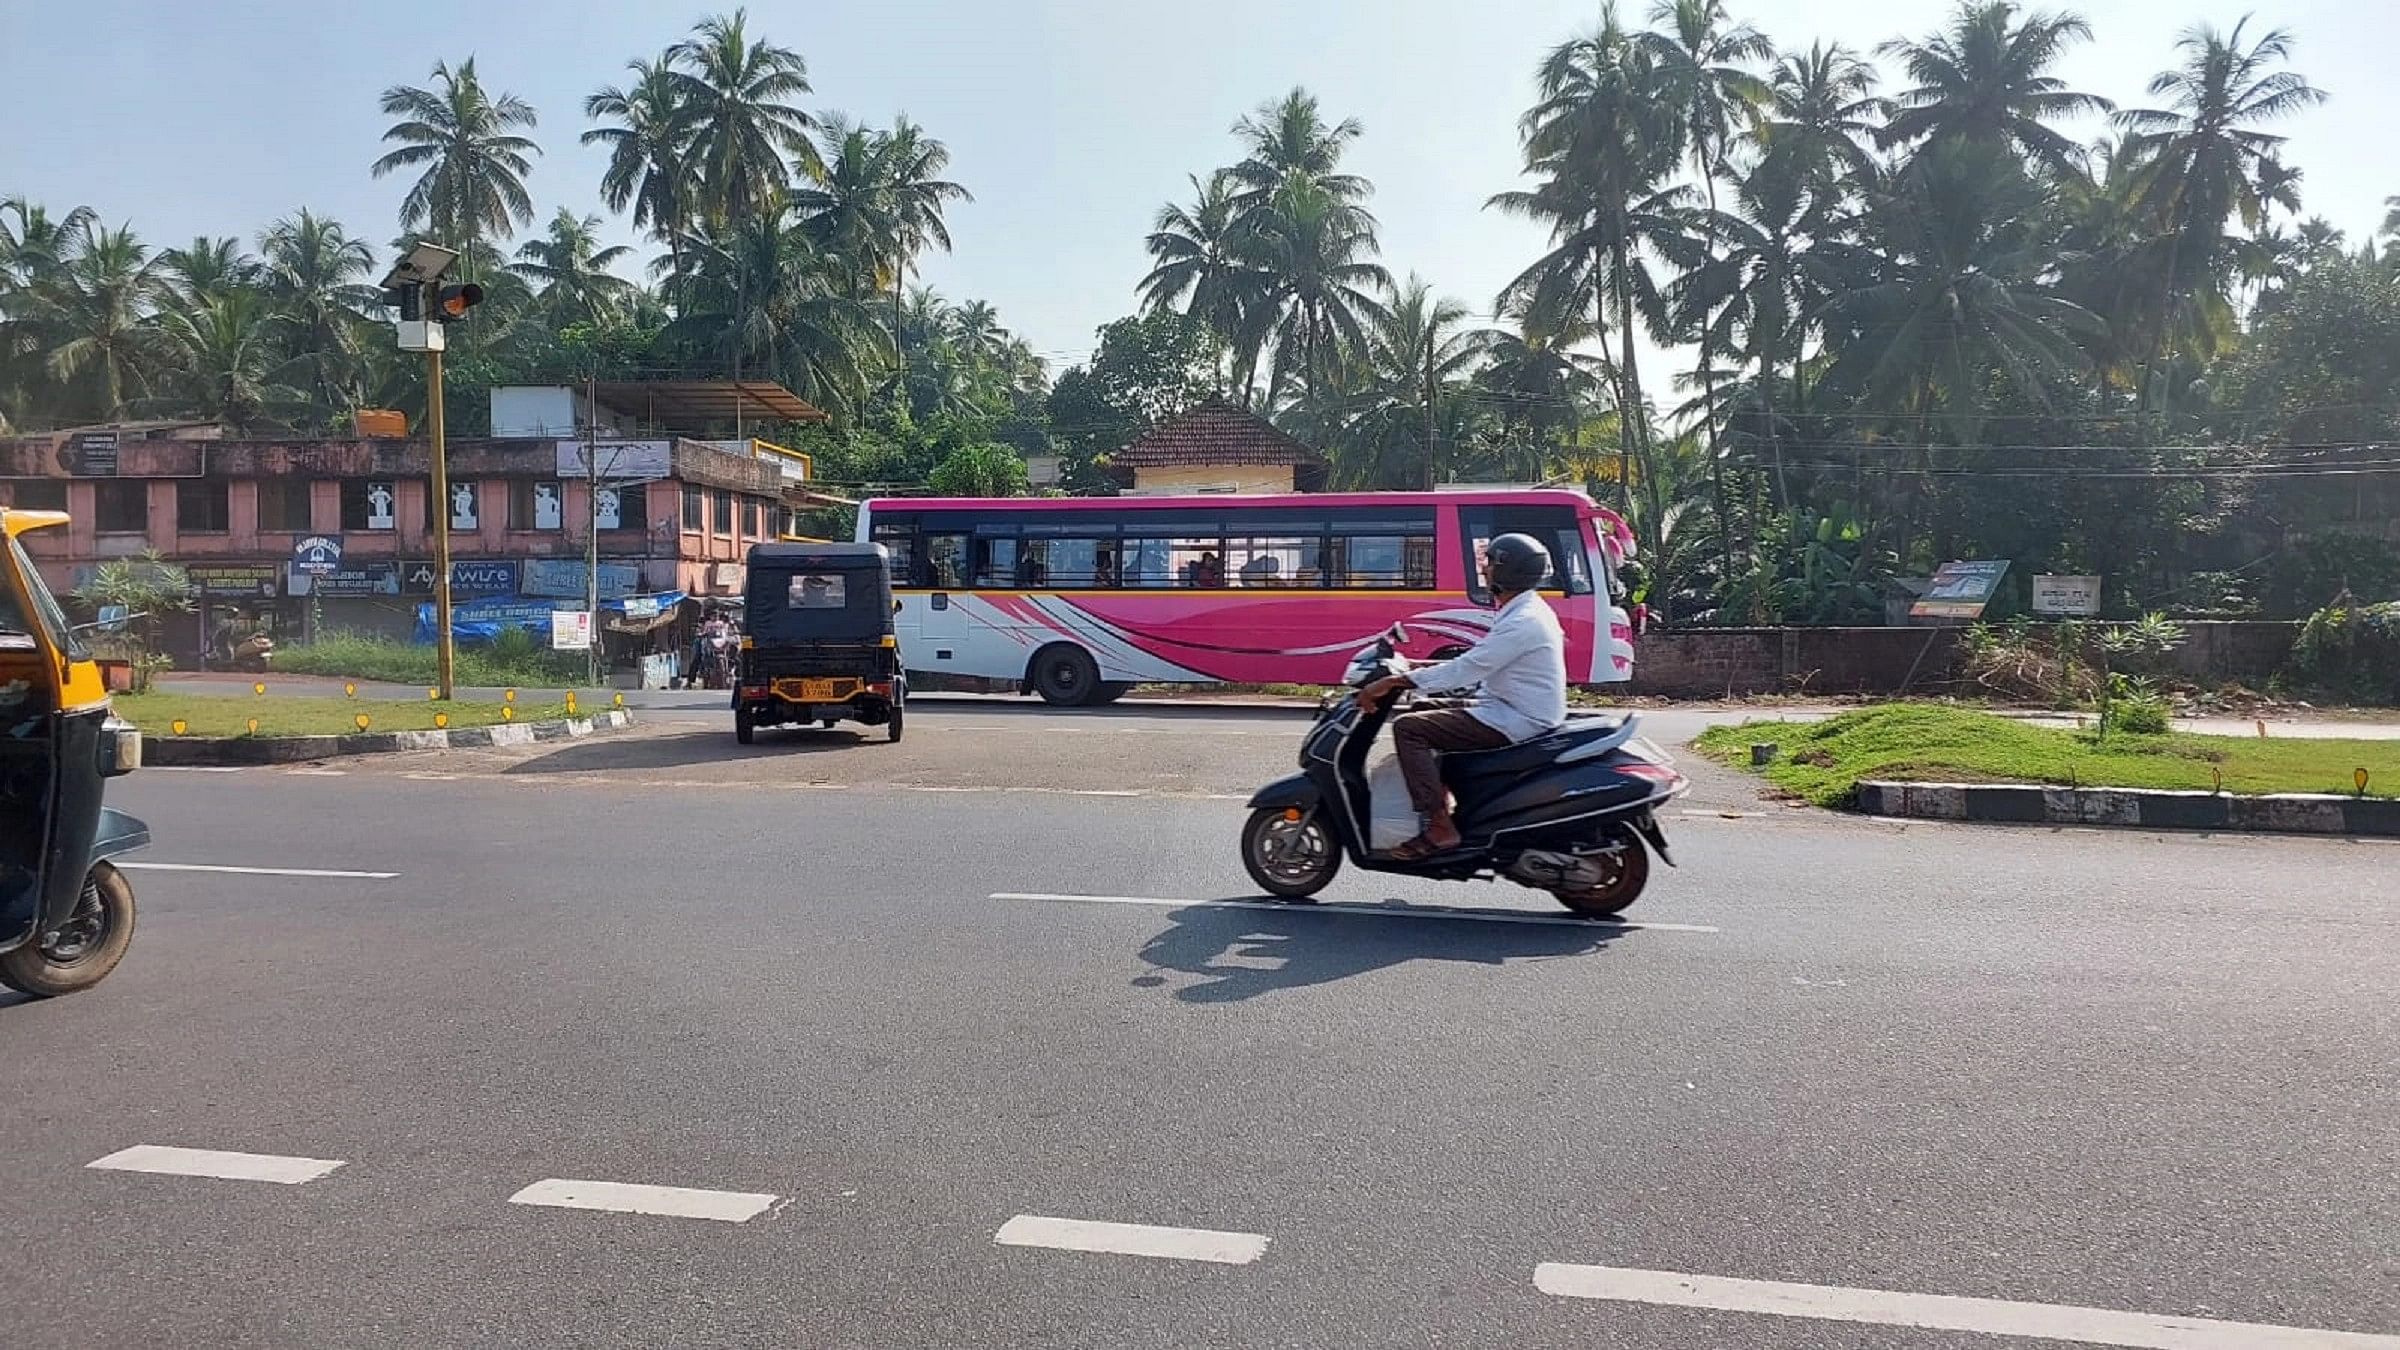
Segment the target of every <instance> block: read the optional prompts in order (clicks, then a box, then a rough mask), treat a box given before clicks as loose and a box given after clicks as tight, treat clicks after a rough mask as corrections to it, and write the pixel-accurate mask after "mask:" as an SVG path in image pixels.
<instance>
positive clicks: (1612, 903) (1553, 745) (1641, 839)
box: [1242, 625, 1691, 919]
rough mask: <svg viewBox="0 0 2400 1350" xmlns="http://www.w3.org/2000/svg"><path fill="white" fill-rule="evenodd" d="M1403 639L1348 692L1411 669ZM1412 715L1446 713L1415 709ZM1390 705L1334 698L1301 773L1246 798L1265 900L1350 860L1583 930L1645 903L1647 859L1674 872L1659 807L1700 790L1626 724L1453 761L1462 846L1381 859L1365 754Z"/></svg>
mask: <svg viewBox="0 0 2400 1350" xmlns="http://www.w3.org/2000/svg"><path fill="white" fill-rule="evenodd" d="M1407 640H1408V634H1407V632H1406V630H1404V629H1402V628H1400V627H1398V626H1397V625H1395V626H1394V627H1393V629H1392V631H1391V632H1389V633H1387V634H1385V635H1384V636H1383V637H1382V638H1380V639H1378V640H1377V641H1376V643H1375V645H1374V646H1372V647H1369V648H1368V649H1366V650H1365V651H1363V652H1360V653H1359V654H1358V656H1357V657H1355V658H1353V660H1352V661H1351V663H1350V670H1349V676H1348V683H1349V685H1350V687H1351V688H1353V689H1357V688H1361V687H1363V686H1365V685H1367V684H1370V683H1372V682H1373V681H1375V680H1378V679H1381V678H1383V677H1384V676H1387V675H1402V674H1406V673H1407V671H1408V668H1409V667H1408V660H1407V658H1405V657H1403V656H1401V655H1399V648H1400V646H1401V644H1403V643H1405V642H1407ZM1403 697H1406V696H1405V695H1404V696H1403ZM1410 706H1412V707H1415V708H1424V707H1428V706H1441V705H1440V704H1437V703H1434V702H1433V701H1432V700H1424V699H1420V700H1418V701H1416V702H1415V703H1413V704H1411V705H1410ZM1393 707H1394V703H1393V702H1390V701H1387V702H1386V703H1385V705H1384V707H1383V708H1380V709H1378V710H1376V711H1374V712H1371V713H1370V712H1365V711H1363V710H1361V709H1360V708H1359V706H1358V701H1357V700H1356V699H1355V698H1354V697H1352V696H1350V695H1349V694H1345V693H1335V694H1331V695H1328V696H1327V697H1326V700H1325V703H1324V705H1323V706H1322V707H1321V708H1319V709H1318V711H1317V720H1316V724H1315V725H1314V726H1313V727H1311V728H1310V729H1309V733H1308V737H1307V739H1306V740H1304V741H1302V742H1301V746H1300V772H1299V773H1298V774H1297V775H1295V776H1293V777H1290V778H1286V779H1283V780H1282V781H1280V782H1277V783H1272V784H1270V785H1268V786H1267V787H1264V788H1261V789H1260V790H1259V792H1258V794H1257V795H1256V796H1254V797H1252V798H1251V799H1250V820H1249V823H1248V824H1246V825H1245V826H1243V828H1242V865H1243V866H1244V867H1245V868H1247V869H1248V870H1249V873H1250V879H1251V880H1252V881H1255V882H1257V883H1258V884H1259V885H1260V886H1261V887H1263V888H1264V889H1265V890H1266V891H1267V893H1268V894H1270V895H1276V896H1281V897H1283V898H1285V899H1289V900H1301V899H1305V898H1307V897H1309V896H1312V895H1314V894H1316V893H1317V892H1318V891H1320V890H1323V889H1324V888H1325V886H1326V885H1327V883H1329V882H1331V881H1332V880H1333V878H1334V875H1335V874H1336V873H1337V872H1339V871H1340V870H1341V867H1342V857H1343V855H1344V854H1348V855H1349V858H1350V861H1351V862H1352V863H1354V864H1356V865H1357V866H1359V867H1362V868H1365V869H1367V870H1369V871H1375V872H1396V873H1399V874H1400V875H1402V876H1414V877H1433V878H1437V879H1439V880H1443V881H1472V880H1478V879H1480V880H1486V881H1488V880H1493V879H1496V878H1498V877H1506V878H1508V879H1509V880H1510V881H1514V882H1516V883H1517V884H1518V885H1520V886H1529V887H1532V888H1533V889H1535V890H1538V891H1548V892H1550V893H1551V894H1552V895H1554V896H1556V897H1557V898H1558V901H1559V903H1560V904H1563V905H1565V906H1566V907H1567V908H1568V909H1571V910H1573V911H1575V912H1576V913H1577V914H1580V915H1583V916H1585V917H1586V918H1594V919H1602V918H1607V917H1609V916H1610V915H1613V914H1616V913H1618V912H1619V911H1621V910H1623V909H1624V908H1625V907H1626V906H1627V905H1630V904H1632V903H1633V902H1634V900H1635V899H1636V898H1637V897H1639V896H1640V895H1641V893H1642V887H1643V885H1644V884H1645V883H1647V882H1648V881H1649V879H1650V853H1651V852H1656V853H1657V854H1658V856H1659V857H1660V858H1662V859H1665V860H1666V862H1667V864H1668V865H1669V866H1673V865H1674V861H1675V860H1674V859H1673V858H1671V857H1669V856H1668V854H1667V838H1666V834H1665V832H1664V831H1662V830H1660V828H1659V825H1658V817H1657V808H1658V807H1659V806H1660V805H1661V804H1663V803H1665V802H1667V801H1669V800H1671V799H1673V798H1675V797H1677V796H1680V795H1682V794H1683V793H1684V792H1685V791H1687V790H1688V789H1689V788H1690V786H1691V785H1690V783H1688V782H1687V781H1685V779H1684V777H1683V775H1682V774H1680V773H1677V772H1676V771H1675V767H1674V763H1673V761H1671V760H1670V759H1668V757H1667V756H1666V755H1665V754H1663V753H1661V752H1660V751H1659V750H1657V749H1656V748H1655V747H1652V746H1650V745H1649V744H1647V743H1646V742H1643V741H1639V740H1636V739H1635V738H1634V727H1635V724H1636V719H1634V718H1633V717H1632V716H1630V715H1628V716H1624V717H1607V716H1595V717H1574V718H1569V719H1568V721H1567V724H1566V725H1565V726H1564V727H1561V728H1560V729H1559V730H1557V731H1554V732H1551V733H1550V734H1549V735H1547V736H1542V737H1540V738H1538V739H1535V740H1530V741H1524V742H1521V743H1519V744H1516V745H1510V746H1503V747H1502V748H1500V749H1497V750H1476V751H1467V752H1463V753H1454V754H1446V755H1444V756H1443V757H1442V778H1443V780H1444V781H1445V782H1447V783H1448V784H1449V785H1450V791H1451V794H1452V796H1454V797H1455V798H1456V799H1457V810H1456V813H1455V814H1456V819H1457V822H1458V828H1459V833H1460V834H1461V835H1462V836H1463V838H1462V839H1461V841H1460V844H1459V847H1457V848H1454V849H1449V850H1446V851H1444V852H1441V853H1436V854H1433V855H1431V856H1429V857H1424V858H1416V859H1410V860H1405V861H1403V860H1400V859H1396V858H1393V857H1390V856H1389V855H1387V854H1384V853H1380V852H1376V851H1373V850H1372V849H1371V847H1370V844H1371V842H1372V836H1373V825H1372V823H1373V821H1374V819H1375V813H1374V810H1373V806H1374V799H1373V796H1372V793H1371V790H1370V787H1369V783H1368V773H1367V755H1368V752H1369V751H1370V750H1372V749H1373V748H1374V745H1375V737H1376V735H1377V733H1379V732H1380V731H1381V730H1382V729H1383V724H1384V723H1385V722H1386V721H1387V720H1388V719H1389V717H1390V714H1391V710H1392V709H1393ZM1385 789H1386V790H1387V791H1398V790H1399V785H1398V784H1397V782H1394V781H1390V780H1389V779H1388V778H1387V781H1386V783H1385ZM1410 833H1412V834H1413V833H1414V831H1413V830H1411V831H1410ZM1645 845H1646V846H1647V847H1646V848H1645Z"/></svg>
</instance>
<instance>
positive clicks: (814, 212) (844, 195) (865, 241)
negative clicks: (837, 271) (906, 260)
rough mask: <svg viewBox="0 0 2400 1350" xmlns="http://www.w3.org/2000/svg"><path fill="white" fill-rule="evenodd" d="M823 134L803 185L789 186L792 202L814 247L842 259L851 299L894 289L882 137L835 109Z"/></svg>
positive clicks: (892, 224) (895, 247)
mask: <svg viewBox="0 0 2400 1350" xmlns="http://www.w3.org/2000/svg"><path fill="white" fill-rule="evenodd" d="M823 134H824V141H825V145H824V153H823V154H822V155H821V156H820V157H819V158H818V160H817V165H816V168H815V170H814V171H813V172H811V173H810V174H809V175H808V183H807V185H806V186H803V187H800V188H798V189H796V190H794V191H793V192H792V194H791V200H792V204H793V206H794V207H795V208H796V209H797V210H798V211H799V212H800V214H801V216H802V219H803V221H804V222H805V224H806V226H807V228H808V231H809V237H810V238H811V239H812V240H814V241H815V242H816V245H817V247H818V248H819V249H821V250H824V251H825V252H827V253H830V254H833V255H834V256H836V257H838V258H840V259H842V260H843V263H844V268H843V270H844V272H845V274H846V278H847V288H848V294H849V296H850V298H851V299H853V300H864V299H866V298H867V297H868V296H869V295H870V294H876V293H880V292H881V291H882V290H883V289H884V288H885V287H887V286H889V287H893V288H894V289H895V290H897V288H898V287H899V284H900V278H899V273H898V272H897V271H896V270H892V268H891V266H890V264H891V263H892V261H893V260H894V259H896V258H898V257H899V256H900V232H901V226H900V218H899V212H898V209H897V205H898V204H897V202H896V201H895V199H894V197H893V194H892V192H891V184H890V174H889V172H888V169H887V165H886V151H887V146H886V143H885V141H884V139H883V138H882V137H881V136H879V135H877V133H876V132H875V130H874V129H873V128H871V127H869V126H867V125H866V124H865V123H863V122H859V121H857V120H855V119H852V118H849V117H846V116H843V115H841V114H839V113H836V114H834V115H833V116H830V117H828V118H826V119H825V121H824V124H823Z"/></svg>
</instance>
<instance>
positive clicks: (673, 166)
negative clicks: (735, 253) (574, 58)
mask: <svg viewBox="0 0 2400 1350" xmlns="http://www.w3.org/2000/svg"><path fill="white" fill-rule="evenodd" d="M672 60H673V58H672V56H671V55H670V56H662V57H660V58H659V59H658V60H656V61H638V60H637V61H629V62H627V63H626V68H627V69H628V70H631V71H632V72H633V81H632V83H630V84H628V85H627V86H626V87H624V88H622V89H620V88H618V87H616V86H615V85H610V86H608V87H607V88H605V89H602V90H601V91H600V92H598V93H596V94H593V95H592V96H591V97H589V98H587V99H585V100H584V101H583V115H584V116H586V117H589V118H592V119H594V120H595V121H597V120H598V119H600V118H604V117H606V118H614V119H615V120H616V125H614V126H599V127H594V128H592V129H591V130H590V131H587V132H585V133H583V137H582V140H583V143H584V144H585V145H605V146H607V147H608V168H607V169H605V170H603V171H602V173H601V175H600V200H601V201H602V202H604V203H606V204H607V206H608V209H609V210H611V211H622V210H624V209H625V208H626V207H628V206H630V207H632V208H633V224H634V227H635V228H636V229H642V230H648V231H650V232H651V233H652V234H655V235H659V236H663V237H667V238H672V237H674V235H675V233H676V232H677V231H678V230H681V229H682V228H683V227H684V225H685V224H686V223H687V221H688V219H689V217H690V214H691V207H692V201H691V191H690V188H689V186H688V184H687V183H686V181H685V157H686V155H687V154H688V153H689V151H690V149H691V133H692V128H691V126H690V123H689V121H688V120H687V119H686V118H685V116H684V106H683V86H682V83H681V81H680V80H679V79H678V77H677V75H676V72H675V70H674V68H673V64H672Z"/></svg>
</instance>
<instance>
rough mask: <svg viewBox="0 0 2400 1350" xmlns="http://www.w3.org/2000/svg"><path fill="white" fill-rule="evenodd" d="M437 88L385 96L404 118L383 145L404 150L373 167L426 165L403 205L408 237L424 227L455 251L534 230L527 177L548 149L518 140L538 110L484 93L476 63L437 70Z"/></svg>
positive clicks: (378, 172) (390, 109) (388, 107)
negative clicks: (518, 230)
mask: <svg viewBox="0 0 2400 1350" xmlns="http://www.w3.org/2000/svg"><path fill="white" fill-rule="evenodd" d="M433 82H434V85H435V86H436V88H435V89H417V88H412V87H410V86H407V85H394V86H393V87H391V88H390V89H386V90H385V91H383V112H384V115H385V116H387V117H397V118H399V119H400V120H399V121H397V122H395V123H393V124H392V126H391V128H390V129H389V130H387V131H385V132H384V133H383V139H384V140H385V141H387V142H392V143H395V144H397V145H398V146H399V147H400V148H399V149H397V150H393V151H390V152H389V153H387V154H385V155H384V156H383V157H382V158H381V159H378V160H376V161H375V166H374V167H375V176H376V177H377V178H381V177H383V176H384V175H385V174H388V173H391V172H393V171H395V170H398V169H408V168H415V167H417V166H419V165H423V166H424V168H425V172H424V173H422V174H421V175H419V176H418V178H417V181H416V183H415V184H414V185H413V186H411V187H410V188H409V190H408V196H406V197H405V198H403V199H402V200H401V202H400V228H402V229H404V230H410V229H415V228H417V227H418V226H420V225H423V226H425V227H427V228H429V229H430V230H431V231H432V232H433V234H434V235H435V236H436V237H438V238H439V239H440V240H441V241H442V242H444V243H447V244H450V245H451V246H453V247H457V248H467V247H468V246H470V245H472V244H475V243H477V242H481V241H483V240H485V239H487V238H490V237H497V238H501V239H506V238H507V237H508V235H509V233H510V232H511V230H512V229H513V228H514V227H515V226H517V225H530V224H532V223H533V198H532V197H531V196H530V195H528V194H527V193H526V191H525V175H527V174H529V173H531V172H533V157H534V156H535V155H538V154H540V153H541V152H542V148H541V147H540V146H538V145H536V144H534V143H533V142H532V141H531V140H530V139H528V138H526V137H523V136H519V135H517V134H515V129H516V128H519V127H531V126H532V125H533V124H534V120H535V119H534V111H533V105H532V104H529V103H527V102H526V101H525V100H523V99H521V98H518V97H517V96H516V95H514V94H508V93H503V94H501V95H500V96H499V97H497V98H494V97H492V96H491V95H489V94H487V93H485V92H484V88H483V81H482V80H481V79H479V78H477V76H476V74H475V58H473V57H468V58H467V59H466V61H465V62H464V63H462V64H461V65H460V66H459V67H458V69H456V70H452V69H451V68H450V67H449V65H448V64H446V63H445V64H440V65H436V66H435V67H434V68H433ZM469 275H474V273H472V272H470V273H469Z"/></svg>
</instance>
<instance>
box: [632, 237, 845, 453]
mask: <svg viewBox="0 0 2400 1350" xmlns="http://www.w3.org/2000/svg"><path fill="white" fill-rule="evenodd" d="M674 256H675V258H677V259H680V264H679V266H678V265H677V264H675V263H672V262H670V261H669V260H667V259H661V260H660V263H661V264H666V265H667V266H668V267H669V268H674V269H676V270H670V271H668V273H667V275H666V277H665V279H664V284H663V286H662V291H663V293H664V295H665V298H666V299H667V300H668V301H669V303H670V304H671V305H672V306H673V308H674V310H675V316H676V317H675V320H674V322H672V323H670V324H669V325H667V328H666V331H665V333H664V334H663V335H662V336H663V338H664V340H665V342H666V343H667V344H668V345H670V346H676V345H680V346H683V347H686V348H687V349H690V350H692V351H694V352H696V353H697V354H699V355H700V356H702V357H703V358H704V359H706V360H709V361H712V362H721V363H724V364H727V365H729V366H730V367H731V369H732V370H733V372H734V374H735V375H736V376H737V377H738V376H739V375H740V374H741V373H742V372H743V371H744V370H750V371H754V372H760V373H765V374H769V375H772V376H773V377H774V378H776V379H778V380H780V381H782V382H783V384H785V385H786V386H787V387H789V388H790V389H792V390H793V392H795V393H797V394H799V395H800V396H801V397H803V398H806V399H808V400H810V401H811V402H813V403H815V404H817V405H818V406H819V407H822V408H824V409H826V410H827V411H829V412H831V413H833V414H834V415H835V416H836V417H837V418H839V419H842V420H844V421H845V422H846V421H847V420H848V419H849V418H851V417H853V416H855V415H856V414H857V412H858V411H859V409H860V408H861V407H862V406H863V404H864V402H865V398H866V391H867V386H868V379H867V371H868V369H869V368H870V367H871V366H872V365H874V364H875V363H877V362H881V361H887V360H889V358H890V355H891V351H890V347H889V346H888V344H887V343H886V341H885V338H884V335H883V333H882V332H881V330H880V329H879V328H878V326H877V325H876V323H875V321H874V319H873V317H872V316H871V315H870V314H869V313H868V311H867V308H866V306H865V305H864V304H862V303H860V302H859V301H858V300H857V299H856V298H855V297H853V296H852V295H851V294H850V293H849V281H850V278H849V277H848V276H847V275H846V273H847V266H846V260H845V259H842V258H840V257H839V256H837V255H835V254H833V253H831V252H829V251H828V250H826V249H824V248H823V247H822V246H820V245H819V243H818V242H817V240H816V239H815V237H814V234H813V232H812V231H811V230H810V229H809V228H808V226H807V224H806V223H805V222H804V221H802V220H801V219H800V218H799V216H798V214H797V212H796V211H795V210H794V208H793V206H792V204H791V203H790V202H789V201H787V200H785V199H783V198H781V197H773V198H769V199H768V200H767V201H765V202H763V203H761V204H760V207H759V209H758V210H757V211H755V212H753V213H752V214H751V215H750V216H749V217H748V218H747V219H745V220H743V221H741V222H740V223H738V224H736V223H731V222H721V221H716V220H704V221H702V222H700V224H699V225H697V226H696V227H694V228H693V229H692V230H691V231H689V232H687V234H686V236H685V238H684V239H683V240H682V241H681V246H680V247H679V248H678V250H677V251H676V254H675V255H674Z"/></svg>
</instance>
